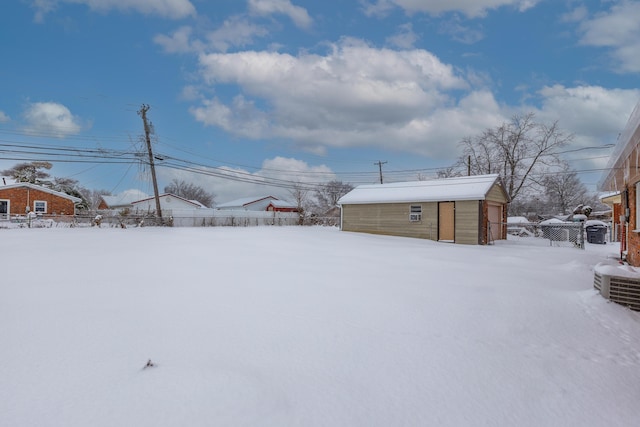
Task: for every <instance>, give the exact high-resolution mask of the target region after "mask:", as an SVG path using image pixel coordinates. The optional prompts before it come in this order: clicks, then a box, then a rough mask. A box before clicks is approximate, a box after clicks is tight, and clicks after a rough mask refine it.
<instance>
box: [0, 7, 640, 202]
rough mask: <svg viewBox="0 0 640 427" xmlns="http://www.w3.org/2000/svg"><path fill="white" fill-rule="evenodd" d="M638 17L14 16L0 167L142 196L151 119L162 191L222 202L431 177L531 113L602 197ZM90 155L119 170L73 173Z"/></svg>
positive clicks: (183, 12) (608, 12)
mask: <svg viewBox="0 0 640 427" xmlns="http://www.w3.org/2000/svg"><path fill="white" fill-rule="evenodd" d="M639 16H640V2H638V1H627V0H621V1H612V0H606V1H579V0H361V1H332V0H327V1H322V2H318V1H311V0H305V1H303V0H248V1H243V0H218V1H205V0H13V1H6V2H2V5H0V40H1V42H0V43H1V44H0V55H1V61H0V63H1V64H2V66H0V94H1V96H0V144H5V146H4V147H2V146H0V149H3V150H5V152H0V168H2V169H5V168H7V167H10V166H11V165H13V164H15V163H17V162H18V159H23V158H24V159H31V158H34V157H37V156H38V155H36V154H25V153H16V152H15V151H16V150H21V151H29V150H31V151H35V152H37V153H43V152H45V151H46V152H48V153H51V154H52V155H50V156H49V157H47V158H46V159H47V160H51V161H53V163H54V168H53V169H52V171H51V172H52V174H53V175H55V176H67V177H72V178H75V179H78V180H79V181H80V183H81V184H82V185H84V186H85V187H88V188H93V189H106V190H109V191H111V192H112V193H114V194H115V193H120V192H122V191H125V190H127V189H138V190H141V191H144V192H146V193H148V194H150V193H151V192H152V190H151V188H152V187H151V184H150V182H149V180H148V179H147V178H146V174H145V173H144V170H143V169H142V168H140V167H139V166H138V165H137V164H136V163H135V162H133V161H132V159H135V152H136V151H137V150H141V145H140V142H139V138H140V135H142V133H143V127H142V121H141V119H140V117H139V116H138V114H137V110H139V108H140V106H141V105H142V104H148V105H149V106H150V110H149V112H148V116H149V118H150V119H151V121H152V122H153V124H154V128H155V132H156V134H155V144H154V150H155V151H156V153H158V154H159V155H160V156H162V158H164V159H165V160H164V161H160V162H159V168H158V175H159V181H160V187H161V188H162V187H164V185H166V184H168V183H169V182H170V181H171V180H172V179H174V178H178V179H184V180H187V181H190V182H193V183H196V184H198V185H202V186H203V187H205V188H207V189H209V190H210V191H213V192H214V193H216V195H217V198H216V200H217V201H218V202H219V203H224V202H225V201H229V200H232V199H235V198H240V197H246V196H252V195H263V194H274V195H280V196H283V195H284V196H286V194H287V192H288V190H287V187H288V186H289V185H290V184H291V183H295V182H299V183H302V184H310V185H313V184H316V183H320V182H325V181H328V180H331V179H339V180H342V181H345V182H350V183H352V184H362V183H372V182H376V181H377V180H378V167H377V166H376V165H374V163H376V162H378V161H382V162H387V163H385V164H384V165H383V172H384V177H385V181H386V182H389V181H398V180H414V179H417V177H418V176H421V177H430V176H435V173H436V171H437V170H438V168H443V167H447V166H449V165H451V164H453V163H454V162H455V161H456V159H457V157H458V156H459V148H460V147H459V145H458V141H460V140H461V139H462V138H463V137H465V136H470V135H475V134H478V133H480V132H481V131H482V130H484V129H485V128H488V127H492V126H495V125H497V124H499V123H502V122H503V121H505V120H508V119H509V118H510V117H512V116H513V115H514V114H518V113H526V112H534V113H535V114H536V118H537V120H539V121H542V122H548V123H551V122H553V121H555V120H558V121H559V124H560V127H562V128H563V129H565V130H566V131H568V132H572V133H574V134H575V139H574V141H573V143H572V146H571V147H568V148H567V150H577V149H581V150H579V151H574V152H573V153H569V154H567V155H566V159H567V160H568V161H569V162H570V165H571V166H572V167H573V168H574V169H576V170H578V171H579V172H580V176H581V177H582V179H583V181H584V182H585V183H586V184H587V185H588V187H589V188H590V189H594V188H595V184H596V183H597V181H598V179H599V177H600V175H601V173H600V172H590V173H589V172H586V171H590V170H593V169H599V168H603V167H605V165H606V163H607V155H608V154H609V153H610V152H611V149H610V148H602V147H606V146H609V145H610V144H613V143H615V142H616V137H617V135H618V133H619V132H621V131H622V129H623V128H624V125H625V123H626V121H627V119H628V117H629V114H630V113H631V111H632V110H633V108H634V106H635V104H636V103H637V102H638V100H640V90H639V89H638V88H639V87H640V86H639V85H638V77H639V76H640V55H638V52H640V19H637V17H639ZM16 146H21V147H22V148H24V147H30V148H29V150H23V149H22V148H16ZM33 147H37V148H33ZM63 148H64V149H65V150H66V149H73V150H76V151H68V150H66V151H63V150H62V149H63ZM95 149H99V150H103V151H102V152H103V153H105V156H106V158H108V161H109V162H112V163H109V164H105V163H104V162H96V161H95V159H93V158H80V157H78V154H83V153H85V154H86V152H85V150H95ZM6 151H12V152H10V153H7V152H6ZM64 153H67V154H68V153H71V154H72V155H67V154H65V155H61V154H64ZM40 155H41V154H40ZM78 160H83V162H78ZM113 162H117V163H113ZM185 169H187V170H185ZM188 169H191V170H193V169H196V170H198V171H201V172H202V171H204V172H206V174H202V173H198V174H194V173H191V172H188ZM260 182H262V183H272V184H277V187H269V186H266V185H260V184H258V183H260Z"/></svg>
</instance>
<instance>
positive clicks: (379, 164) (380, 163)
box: [374, 161, 387, 184]
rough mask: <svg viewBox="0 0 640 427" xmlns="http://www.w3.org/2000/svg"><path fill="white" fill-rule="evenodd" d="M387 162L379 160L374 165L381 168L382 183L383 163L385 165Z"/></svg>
mask: <svg viewBox="0 0 640 427" xmlns="http://www.w3.org/2000/svg"><path fill="white" fill-rule="evenodd" d="M385 163H387V162H381V161H378V162H376V163H374V165H378V167H379V168H380V184H382V165H384V164H385Z"/></svg>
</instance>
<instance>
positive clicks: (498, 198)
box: [486, 184, 507, 203]
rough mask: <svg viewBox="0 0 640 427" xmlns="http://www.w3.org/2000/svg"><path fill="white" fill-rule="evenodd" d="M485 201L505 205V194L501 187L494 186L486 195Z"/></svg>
mask: <svg viewBox="0 0 640 427" xmlns="http://www.w3.org/2000/svg"><path fill="white" fill-rule="evenodd" d="M486 199H487V200H488V201H490V202H498V203H507V198H506V196H505V192H504V191H503V189H502V187H501V186H500V185H498V184H494V185H493V186H492V187H491V189H490V190H489V193H488V194H487V197H486Z"/></svg>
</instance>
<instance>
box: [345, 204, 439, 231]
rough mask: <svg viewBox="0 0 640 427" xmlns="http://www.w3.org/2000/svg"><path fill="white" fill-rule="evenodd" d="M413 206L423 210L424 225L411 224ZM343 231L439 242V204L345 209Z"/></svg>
mask: <svg viewBox="0 0 640 427" xmlns="http://www.w3.org/2000/svg"><path fill="white" fill-rule="evenodd" d="M411 205H421V206H422V221H416V222H411V221H409V212H410V210H411ZM342 230H344V231H356V232H362V233H373V234H387V235H394V236H404V237H418V238H421V239H431V240H435V239H436V238H437V234H438V233H437V204H436V203H418V202H416V203H379V204H368V205H344V206H342Z"/></svg>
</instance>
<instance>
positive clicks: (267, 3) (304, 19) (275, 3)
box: [249, 0, 313, 28]
mask: <svg viewBox="0 0 640 427" xmlns="http://www.w3.org/2000/svg"><path fill="white" fill-rule="evenodd" d="M249 11H250V12H251V13H252V14H254V15H259V16H269V15H273V14H282V15H286V16H288V17H289V18H290V19H291V20H292V21H293V23H294V24H295V25H296V26H297V27H299V28H310V27H311V25H313V19H311V17H310V16H309V13H308V12H307V10H306V9H305V8H303V7H300V6H295V5H293V4H292V3H291V1H290V0H249Z"/></svg>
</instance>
